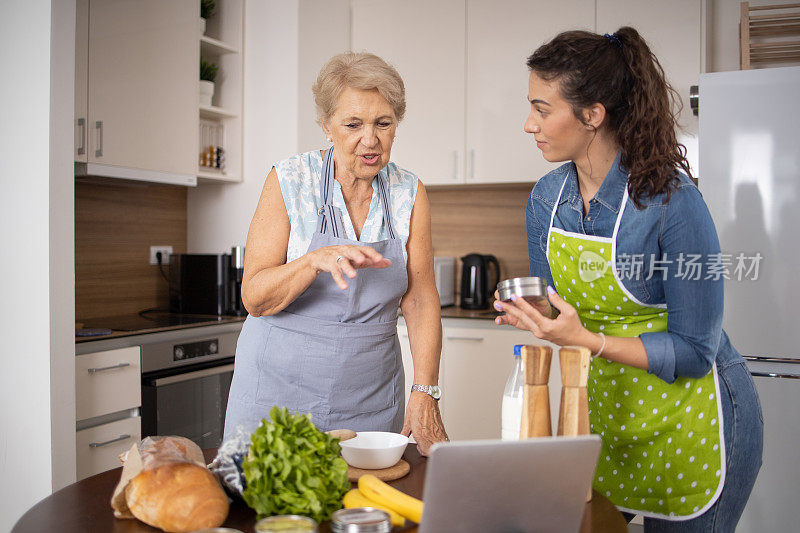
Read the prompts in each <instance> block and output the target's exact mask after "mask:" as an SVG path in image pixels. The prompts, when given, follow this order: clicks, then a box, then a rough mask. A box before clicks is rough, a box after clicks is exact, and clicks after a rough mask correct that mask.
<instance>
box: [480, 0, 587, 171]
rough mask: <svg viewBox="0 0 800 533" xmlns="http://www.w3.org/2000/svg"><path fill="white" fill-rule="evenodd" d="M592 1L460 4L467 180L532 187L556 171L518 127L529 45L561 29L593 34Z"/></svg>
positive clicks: (524, 108)
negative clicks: (464, 50) (464, 13)
mask: <svg viewBox="0 0 800 533" xmlns="http://www.w3.org/2000/svg"><path fill="white" fill-rule="evenodd" d="M594 17H595V1H594V0H561V1H559V2H558V4H557V6H556V4H555V3H553V4H552V7H549V8H548V7H547V5H546V3H545V2H543V1H541V0H540V1H537V2H531V1H530V0H495V1H493V2H486V1H485V0H468V1H467V54H466V58H467V78H466V87H467V89H466V91H467V105H466V118H467V128H466V154H467V162H466V165H467V173H466V175H465V181H466V183H498V182H533V181H536V180H538V179H539V178H541V177H542V176H544V175H545V174H547V173H548V172H549V171H550V170H552V169H554V168H556V167H558V166H559V165H560V164H561V163H549V162H547V161H546V160H545V159H544V158H543V157H542V153H541V151H540V150H539V149H538V148H537V147H536V143H535V142H534V141H533V136H532V135H531V134H530V133H525V131H524V130H523V126H524V124H525V120H526V119H527V117H528V113H529V112H530V104H529V103H528V98H527V97H528V76H529V72H528V67H527V66H525V61H526V60H527V58H528V56H530V55H531V54H532V53H533V52H534V51H535V50H536V48H538V47H539V46H540V45H542V44H544V43H545V42H547V41H549V40H550V39H551V38H553V37H555V36H556V35H557V34H558V33H560V32H562V31H566V30H573V29H585V30H589V31H592V30H593V29H594Z"/></svg>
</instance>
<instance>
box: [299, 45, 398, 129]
mask: <svg viewBox="0 0 800 533" xmlns="http://www.w3.org/2000/svg"><path fill="white" fill-rule="evenodd" d="M345 87H350V88H351V89H359V90H363V91H370V90H373V89H377V91H378V92H379V93H380V95H381V96H383V97H384V98H385V99H386V101H387V102H389V105H391V106H392V109H393V110H394V114H395V116H396V117H397V121H398V122H400V121H401V120H403V115H405V113H406V90H405V86H404V85H403V79H402V78H401V77H400V74H398V72H397V70H395V68H394V67H393V66H391V65H390V64H388V63H387V62H386V61H384V60H383V59H381V58H380V57H378V56H376V55H375V54H370V53H367V52H358V53H356V52H345V53H343V54H338V55H335V56H333V57H332V58H331V59H330V60H329V61H328V62H327V63H326V64H325V66H324V67H322V70H320V71H319V75H318V76H317V81H316V83H314V85H312V86H311V90H312V91H313V93H314V102H315V103H316V104H317V122H319V123H320V124H322V123H323V122H327V120H328V119H330V118H331V115H333V113H334V111H336V104H337V103H338V101H339V96H340V95H341V94H342V91H343V90H344V88H345Z"/></svg>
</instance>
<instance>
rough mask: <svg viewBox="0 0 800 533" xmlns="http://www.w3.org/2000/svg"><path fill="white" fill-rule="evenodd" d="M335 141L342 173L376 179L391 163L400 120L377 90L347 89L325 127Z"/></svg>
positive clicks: (337, 161)
mask: <svg viewBox="0 0 800 533" xmlns="http://www.w3.org/2000/svg"><path fill="white" fill-rule="evenodd" d="M323 128H324V129H325V133H326V134H327V135H328V137H330V138H332V139H333V146H334V148H335V150H334V152H333V154H334V160H335V161H336V164H337V170H338V171H339V172H342V171H344V172H345V173H347V174H349V175H350V176H352V177H355V178H357V179H370V180H371V179H372V178H374V177H375V175H376V174H377V173H378V171H379V170H380V169H382V168H383V167H385V166H386V165H387V164H388V163H389V156H390V154H391V151H392V143H393V142H394V134H395V131H396V129H397V118H396V117H395V114H394V109H392V106H391V105H390V104H389V102H387V101H386V99H385V98H384V97H383V96H381V94H380V93H379V92H378V91H377V89H373V90H371V91H363V90H360V89H351V88H350V87H345V89H344V90H343V91H342V94H341V95H339V100H338V101H337V104H336V111H334V113H333V115H332V116H331V117H330V119H328V121H327V122H326V123H325V124H324V125H323Z"/></svg>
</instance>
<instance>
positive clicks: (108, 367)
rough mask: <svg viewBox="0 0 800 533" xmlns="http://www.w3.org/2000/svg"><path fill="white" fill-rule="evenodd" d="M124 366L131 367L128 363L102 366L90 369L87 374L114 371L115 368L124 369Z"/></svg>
mask: <svg viewBox="0 0 800 533" xmlns="http://www.w3.org/2000/svg"><path fill="white" fill-rule="evenodd" d="M126 366H131V364H130V363H120V364H118V365H113V366H104V367H102V368H90V369H89V373H90V374H94V373H95V372H102V371H104V370H114V369H115V368H125V367H126Z"/></svg>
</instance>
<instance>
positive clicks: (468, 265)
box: [461, 254, 500, 309]
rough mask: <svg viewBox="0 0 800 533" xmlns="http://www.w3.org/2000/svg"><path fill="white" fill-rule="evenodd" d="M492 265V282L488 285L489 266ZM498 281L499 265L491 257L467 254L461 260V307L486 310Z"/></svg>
mask: <svg viewBox="0 0 800 533" xmlns="http://www.w3.org/2000/svg"><path fill="white" fill-rule="evenodd" d="M490 264H494V281H492V282H491V283H489V265H490ZM499 281H500V263H498V262H497V258H496V257H495V256H493V255H483V254H468V255H465V256H464V257H462V258H461V307H462V308H463V309H486V308H487V307H488V306H489V298H490V297H491V295H492V294H494V289H495V287H496V286H497V283H498V282H499Z"/></svg>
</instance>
